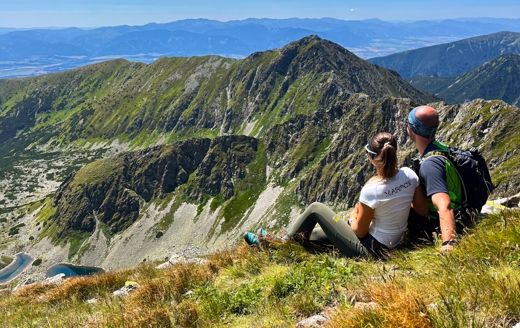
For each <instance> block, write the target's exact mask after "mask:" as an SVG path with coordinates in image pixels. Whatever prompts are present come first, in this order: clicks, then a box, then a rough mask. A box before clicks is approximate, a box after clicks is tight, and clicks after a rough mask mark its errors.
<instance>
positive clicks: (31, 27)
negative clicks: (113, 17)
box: [0, 16, 520, 30]
mask: <svg viewBox="0 0 520 328" xmlns="http://www.w3.org/2000/svg"><path fill="white" fill-rule="evenodd" d="M249 19H258V20H261V19H273V20H288V19H301V20H307V19H309V20H311V19H312V20H321V19H331V20H340V21H349V22H363V21H374V20H379V21H382V22H387V23H415V22H421V21H429V22H441V21H449V20H454V21H461V20H486V19H491V20H495V19H496V20H520V18H510V17H491V16H483V17H454V18H440V19H416V20H404V19H403V20H398V19H395V20H391V19H381V18H377V17H372V18H363V19H342V18H336V17H285V18H272V17H246V18H242V19H229V20H220V19H212V18H206V17H192V18H182V19H174V20H170V21H164V22H159V21H151V22H146V23H139V24H113V25H98V26H80V25H64V26H58V25H48V26H44V25H42V26H21V27H15V26H3V25H2V26H0V29H16V30H31V29H66V28H79V29H87V30H88V29H96V28H101V27H117V26H143V25H148V24H168V23H174V22H179V21H188V20H207V21H216V22H220V23H229V22H238V21H245V20H249Z"/></svg>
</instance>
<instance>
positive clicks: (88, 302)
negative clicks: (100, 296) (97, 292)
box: [85, 298, 98, 304]
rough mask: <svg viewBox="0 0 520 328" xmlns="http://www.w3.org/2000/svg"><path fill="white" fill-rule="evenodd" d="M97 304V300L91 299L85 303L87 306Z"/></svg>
mask: <svg viewBox="0 0 520 328" xmlns="http://www.w3.org/2000/svg"><path fill="white" fill-rule="evenodd" d="M97 302H98V300H97V298H91V299H89V300H86V301H85V303H87V304H97Z"/></svg>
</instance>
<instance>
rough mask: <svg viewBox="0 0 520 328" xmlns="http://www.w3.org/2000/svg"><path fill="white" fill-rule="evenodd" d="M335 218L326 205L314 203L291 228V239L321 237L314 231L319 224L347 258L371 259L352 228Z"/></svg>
mask: <svg viewBox="0 0 520 328" xmlns="http://www.w3.org/2000/svg"><path fill="white" fill-rule="evenodd" d="M335 216H336V214H335V213H334V212H333V211H332V210H331V209H330V208H328V207H327V206H326V205H324V204H322V203H317V202H316V203H312V204H311V205H310V206H309V207H307V209H306V210H305V212H303V214H302V215H301V216H300V217H299V218H298V219H297V220H296V221H295V222H294V224H293V225H292V227H291V228H289V232H288V234H289V237H293V236H294V235H296V234H299V233H303V234H304V235H305V237H306V238H310V239H315V238H311V234H312V235H313V237H316V235H319V232H316V231H313V229H314V227H315V226H316V224H319V226H320V227H321V229H322V230H323V233H324V234H325V236H326V237H327V239H329V240H330V241H331V242H332V243H333V244H334V246H335V247H337V248H338V249H339V250H340V251H341V253H342V254H343V255H345V256H347V257H369V256H370V252H369V251H368V250H367V248H366V247H365V246H363V244H362V243H361V241H360V240H359V238H358V237H357V236H356V234H355V233H354V231H352V228H351V227H350V226H349V225H348V224H347V223H346V222H345V221H344V220H335V219H334V217H335ZM370 237H371V236H370ZM372 239H373V238H372ZM374 240H375V239H374ZM376 242H377V241H376Z"/></svg>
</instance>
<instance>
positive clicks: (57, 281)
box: [43, 273, 65, 285]
mask: <svg viewBox="0 0 520 328" xmlns="http://www.w3.org/2000/svg"><path fill="white" fill-rule="evenodd" d="M64 281H65V274H64V273H58V274H57V275H55V276H52V277H49V278H47V279H45V280H44V281H43V283H44V284H48V285H61V284H63V282H64Z"/></svg>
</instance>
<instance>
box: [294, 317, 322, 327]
mask: <svg viewBox="0 0 520 328" xmlns="http://www.w3.org/2000/svg"><path fill="white" fill-rule="evenodd" d="M328 320H329V318H327V317H326V316H324V315H322V314H316V315H313V316H312V317H309V318H306V319H303V320H302V321H300V322H298V323H297V324H296V328H316V327H321V326H323V325H324V324H325V323H326V322H327V321H328Z"/></svg>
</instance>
